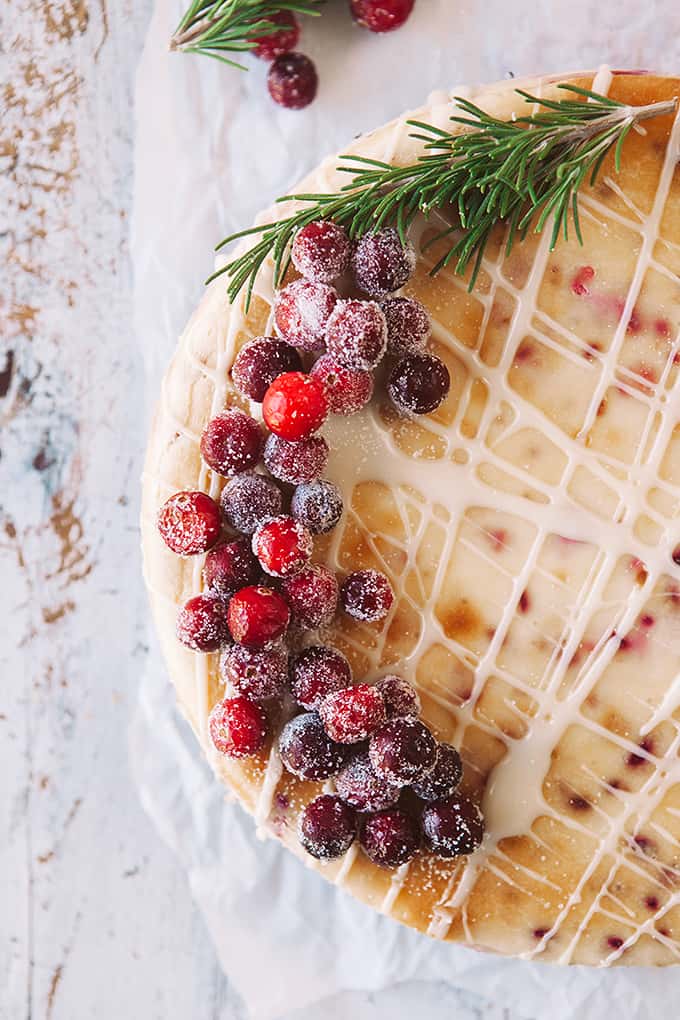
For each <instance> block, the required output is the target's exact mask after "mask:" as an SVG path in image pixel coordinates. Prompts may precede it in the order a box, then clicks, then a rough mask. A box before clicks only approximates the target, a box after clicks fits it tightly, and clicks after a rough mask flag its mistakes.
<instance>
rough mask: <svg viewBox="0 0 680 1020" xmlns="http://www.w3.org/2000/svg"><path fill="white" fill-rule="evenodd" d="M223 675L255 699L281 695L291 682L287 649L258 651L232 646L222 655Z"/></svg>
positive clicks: (244, 693)
mask: <svg viewBox="0 0 680 1020" xmlns="http://www.w3.org/2000/svg"><path fill="white" fill-rule="evenodd" d="M220 676H221V678H222V680H223V681H224V683H230V684H232V686H233V687H234V689H235V690H236V691H237V692H238V693H239V694H243V695H245V697H247V698H252V699H253V700H254V701H266V700H268V699H270V698H280V697H281V695H282V694H283V692H284V690H285V689H286V684H287V682H288V652H287V651H286V649H285V648H264V649H259V650H258V649H255V648H246V647H245V646H244V645H232V646H231V647H230V648H226V649H225V650H224V651H223V652H222V655H221V656H220Z"/></svg>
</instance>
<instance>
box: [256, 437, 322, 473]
mask: <svg viewBox="0 0 680 1020" xmlns="http://www.w3.org/2000/svg"><path fill="white" fill-rule="evenodd" d="M264 462H265V464H266V465H267V468H268V470H269V471H270V472H271V474H273V475H274V478H278V479H279V481H281V482H288V483H289V484H290V485H299V484H300V483H301V482H311V481H313V480H314V479H315V478H318V477H319V475H320V474H321V473H322V471H323V470H324V468H325V467H326V464H327V463H328V443H327V442H326V440H325V439H324V438H323V436H310V437H309V438H308V439H300V440H299V442H297V443H291V442H289V441H288V440H287V439H281V437H280V436H270V437H269V439H268V440H267V442H266V444H265V448H264Z"/></svg>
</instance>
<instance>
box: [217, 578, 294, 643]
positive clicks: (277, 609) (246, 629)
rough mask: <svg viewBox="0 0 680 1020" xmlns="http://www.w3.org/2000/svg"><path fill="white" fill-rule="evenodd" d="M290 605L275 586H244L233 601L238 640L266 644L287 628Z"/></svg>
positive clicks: (231, 623) (232, 626)
mask: <svg viewBox="0 0 680 1020" xmlns="http://www.w3.org/2000/svg"><path fill="white" fill-rule="evenodd" d="M289 622H290V609H289V608H288V605H287V603H286V601H285V599H283V598H282V596H281V595H279V593H278V592H276V591H272V589H271V588H263V587H255V586H251V587H249V588H242V589H241V590H240V591H239V592H237V593H236V594H235V595H234V596H232V599H231V601H230V603H229V630H230V631H231V635H232V637H233V639H234V641H238V643H239V644H241V645H246V646H247V647H248V648H265V647H266V646H267V645H269V644H271V643H272V642H274V641H276V640H277V639H278V638H280V637H281V636H282V635H283V634H284V633H285V631H286V628H287V627H288V624H289Z"/></svg>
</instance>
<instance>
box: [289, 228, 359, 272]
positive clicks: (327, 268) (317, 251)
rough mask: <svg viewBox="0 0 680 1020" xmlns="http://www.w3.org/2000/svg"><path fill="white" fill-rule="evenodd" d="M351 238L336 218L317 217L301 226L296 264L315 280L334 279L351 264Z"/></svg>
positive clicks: (293, 255) (295, 244) (295, 246)
mask: <svg viewBox="0 0 680 1020" xmlns="http://www.w3.org/2000/svg"><path fill="white" fill-rule="evenodd" d="M349 250H350V246H349V238H348V236H347V232H346V230H345V228H344V227H341V226H340V225H339V224H338V223H333V221H332V220H315V221H314V223H308V224H307V226H306V227H302V229H301V230H298V232H297V234H296V235H295V238H294V240H293V244H292V247H291V251H290V254H291V258H292V260H293V265H294V266H295V268H296V269H297V270H298V272H300V273H302V275H303V276H305V277H307V279H308V280H313V281H314V282H315V283H331V282H332V281H333V280H337V278H338V277H339V276H342V274H343V273H344V272H345V270H346V269H347V267H348V265H349Z"/></svg>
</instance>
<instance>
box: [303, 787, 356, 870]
mask: <svg viewBox="0 0 680 1020" xmlns="http://www.w3.org/2000/svg"><path fill="white" fill-rule="evenodd" d="M356 831H357V826H356V818H355V817H354V811H353V810H352V808H351V807H349V806H348V805H347V804H343V802H342V801H341V800H340V798H339V797H334V796H333V795H332V794H331V793H324V794H322V795H321V797H317V798H316V799H315V800H313V801H310V803H309V804H308V805H307V807H306V808H305V809H304V811H303V812H302V814H301V815H300V821H299V827H298V835H299V837H300V842H301V843H302V845H303V847H304V848H305V850H306V851H307V853H308V854H311V855H312V857H316V858H317V860H320V861H332V860H335V858H336V857H342V855H343V854H344V853H346V852H347V851H348V850H349V848H350V847H351V845H352V843H353V842H354V838H355V836H356Z"/></svg>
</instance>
